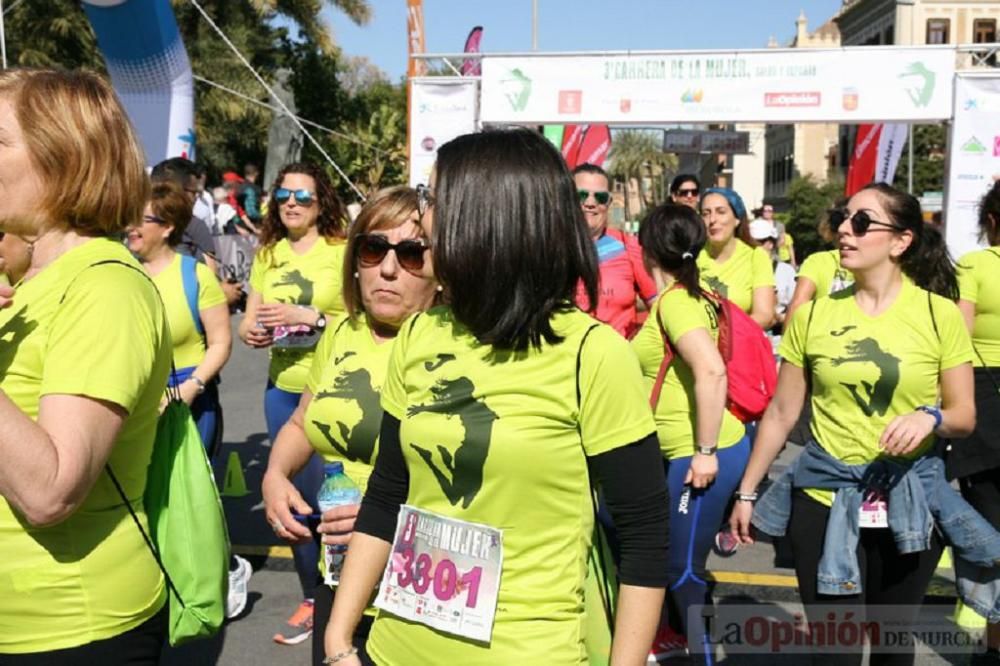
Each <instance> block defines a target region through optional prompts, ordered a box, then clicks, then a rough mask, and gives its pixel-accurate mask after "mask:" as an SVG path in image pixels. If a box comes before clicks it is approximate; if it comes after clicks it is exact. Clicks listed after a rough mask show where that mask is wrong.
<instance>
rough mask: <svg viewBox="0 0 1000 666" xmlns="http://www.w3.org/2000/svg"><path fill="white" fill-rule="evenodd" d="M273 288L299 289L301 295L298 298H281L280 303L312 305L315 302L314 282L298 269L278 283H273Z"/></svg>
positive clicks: (287, 274) (286, 274)
mask: <svg viewBox="0 0 1000 666" xmlns="http://www.w3.org/2000/svg"><path fill="white" fill-rule="evenodd" d="M271 286H272V287H298V289H299V295H298V297H297V298H292V297H287V298H283V299H282V298H279V299H277V301H278V302H279V303H289V304H292V305H312V301H313V282H312V280H309V279H308V278H306V277H305V276H304V275H302V273H301V272H299V270H298V269H293V270H290V271H288V272H287V273H285V274H284V275H282V276H281V277H280V278H279V279H278V280H277V281H276V282H274V283H272V285H271Z"/></svg>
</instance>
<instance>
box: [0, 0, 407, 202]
mask: <svg viewBox="0 0 1000 666" xmlns="http://www.w3.org/2000/svg"><path fill="white" fill-rule="evenodd" d="M172 4H173V6H174V12H175V14H176V16H177V24H178V27H179V29H180V32H181V35H182V38H183V39H184V44H185V47H186V48H187V52H188V56H189V58H190V60H191V65H192V70H193V71H194V74H195V75H196V76H198V77H202V78H204V79H208V80H209V81H212V82H214V83H217V84H220V85H222V86H225V87H227V88H231V89H233V90H236V91H238V92H240V93H242V94H244V95H247V96H249V97H251V98H253V99H256V100H259V101H261V102H270V100H269V99H268V95H267V92H266V91H265V90H264V89H263V88H262V87H261V85H260V84H259V83H258V82H257V80H256V79H255V78H254V76H253V74H251V72H250V71H249V70H247V68H246V67H245V66H244V65H243V64H242V63H241V62H240V61H239V59H238V58H237V57H236V55H235V54H234V53H233V52H232V51H231V50H230V48H229V47H228V46H227V45H226V44H225V42H224V41H223V40H222V39H221V38H220V37H219V36H218V34H217V33H216V32H215V31H214V30H213V29H212V27H211V26H210V25H209V24H208V22H207V21H205V19H204V18H203V17H202V16H201V14H200V13H199V12H198V11H197V9H196V8H195V7H194V6H193V5H192V4H191V3H190V2H189V0H172ZM199 4H201V6H202V7H203V8H204V9H205V11H206V12H207V13H208V14H209V16H211V17H212V20H213V21H215V22H216V24H218V26H219V27H220V28H221V29H222V31H223V32H224V33H225V34H226V36H227V37H228V38H229V39H230V40H231V41H232V43H233V44H234V45H235V46H236V48H237V49H239V51H240V52H241V53H242V54H243V55H244V56H245V57H246V58H247V59H248V60H249V62H250V63H251V65H252V66H253V67H254V68H255V69H256V70H257V71H258V72H259V73H260V74H261V75H262V76H263V78H264V79H265V81H267V82H268V83H269V84H270V83H271V82H273V80H274V76H275V72H277V71H278V70H279V69H281V68H287V69H289V70H291V71H292V72H293V76H292V81H291V86H292V89H293V91H294V94H295V98H296V105H297V110H298V115H299V116H301V117H303V118H307V119H309V120H312V121H313V122H316V123H319V124H320V125H324V126H326V127H329V128H332V129H334V130H336V131H337V132H339V133H340V134H341V136H334V135H331V134H329V133H324V132H323V131H322V130H316V129H312V128H310V132H311V133H313V135H314V136H316V137H317V139H318V140H319V141H320V143H321V145H323V147H324V149H325V150H326V151H327V152H328V153H329V154H330V155H331V156H333V158H334V159H335V160H337V162H338V164H340V166H341V167H342V168H344V169H345V171H347V174H348V176H349V177H350V178H351V179H352V180H355V181H357V182H358V183H359V186H360V187H361V188H362V189H363V190H365V189H372V188H374V187H378V186H384V185H389V184H395V183H397V182H401V181H402V180H403V177H404V175H405V168H406V160H405V157H406V147H405V134H406V93H405V89H404V87H403V85H402V84H401V83H395V84H394V83H390V82H389V81H388V80H387V79H386V78H385V77H384V75H382V74H381V73H380V72H379V71H378V70H377V69H375V68H374V67H372V66H371V65H370V64H367V63H366V62H364V61H361V60H359V59H351V58H348V57H345V56H344V55H343V54H342V53H341V52H340V51H339V49H337V47H336V46H335V45H334V43H333V40H332V37H331V35H330V33H329V31H328V29H327V27H326V24H325V22H324V21H323V20H322V19H321V16H320V13H321V12H322V11H324V10H325V9H327V8H333V9H335V10H337V11H340V12H342V13H344V14H345V15H346V16H348V17H349V18H350V19H351V20H352V21H354V22H355V23H357V24H359V25H363V24H364V23H366V22H367V21H368V20H369V19H370V17H371V7H370V4H369V2H368V1H367V0H199ZM4 18H5V22H6V29H7V31H6V37H7V53H8V58H9V61H10V62H11V63H13V64H15V65H18V66H32V67H63V68H68V69H74V68H80V67H82V68H87V69H92V70H95V71H99V72H102V73H103V72H104V71H105V68H104V62H103V59H102V57H101V54H100V51H99V50H98V48H97V44H96V39H95V37H94V33H93V30H92V29H91V26H90V22H89V21H88V20H87V17H86V14H85V13H84V12H83V9H82V8H81V6H80V3H79V2H77V1H76V0H45V1H44V2H40V1H37V0H22V2H21V3H19V4H18V5H16V6H14V7H13V8H12V9H11V11H9V12H8V13H7V15H6V16H5V17H4ZM271 119H272V112H271V111H270V110H269V109H266V108H264V107H262V106H259V105H257V104H253V103H251V102H248V101H246V100H243V99H240V98H239V97H237V96H235V95H232V94H230V93H228V92H225V91H223V90H220V89H218V88H214V87H211V86H209V85H207V84H205V83H203V82H201V81H198V80H196V81H195V131H196V135H197V141H198V151H199V152H198V160H199V162H203V163H204V164H205V165H206V166H208V167H209V171H210V174H212V176H213V177H214V178H217V177H218V176H219V175H220V174H221V172H222V171H224V170H227V169H233V168H236V169H239V168H240V167H242V165H243V164H245V163H247V162H254V163H256V164H258V165H260V166H263V163H264V159H265V156H266V151H267V134H268V128H269V125H270V122H271ZM344 135H346V137H347V138H345V136H344ZM303 157H304V158H305V159H311V160H314V161H316V162H317V163H320V164H325V160H324V159H323V158H322V156H321V155H319V153H318V151H316V150H315V149H314V148H313V147H312V146H311V145H310V144H308V142H307V143H306V149H305V150H304V151H303ZM329 171H330V172H331V176H333V177H335V178H336V181H337V182H338V185H339V189H340V190H341V192H342V193H343V194H345V195H346V194H347V193H348V192H349V188H348V187H347V185H346V183H341V182H340V181H339V178H337V177H336V174H335V173H334V172H333V169H332V168H330V169H329ZM214 178H213V179H214ZM265 185H267V184H265ZM352 198H353V197H352Z"/></svg>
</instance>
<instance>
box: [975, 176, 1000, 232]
mask: <svg viewBox="0 0 1000 666" xmlns="http://www.w3.org/2000/svg"><path fill="white" fill-rule="evenodd" d="M979 239H980V240H983V241H986V242H987V243H989V244H990V246H994V245H1000V180H996V181H993V187H992V188H990V190H989V191H988V192H987V193H986V194H984V195H983V198H982V199H980V200H979Z"/></svg>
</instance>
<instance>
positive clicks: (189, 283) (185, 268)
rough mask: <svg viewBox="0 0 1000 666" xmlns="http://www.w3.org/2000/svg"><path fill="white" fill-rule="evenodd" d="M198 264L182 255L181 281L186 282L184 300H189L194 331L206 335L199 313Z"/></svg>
mask: <svg viewBox="0 0 1000 666" xmlns="http://www.w3.org/2000/svg"><path fill="white" fill-rule="evenodd" d="M197 267H198V262H197V261H196V260H195V258H194V257H191V256H188V255H186V254H182V255H181V280H182V281H183V282H184V298H185V299H186V300H187V304H188V310H190V311H191V319H192V320H193V321H194V330H196V331H198V335H201V336H204V335H205V328H204V327H203V326H202V325H201V315H200V314H199V313H198V272H197Z"/></svg>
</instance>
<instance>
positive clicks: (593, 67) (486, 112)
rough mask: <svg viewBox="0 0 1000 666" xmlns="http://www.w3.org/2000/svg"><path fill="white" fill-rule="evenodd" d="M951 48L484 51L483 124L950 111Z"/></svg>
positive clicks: (936, 115)
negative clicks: (534, 53)
mask: <svg viewBox="0 0 1000 666" xmlns="http://www.w3.org/2000/svg"><path fill="white" fill-rule="evenodd" d="M954 74H955V50H954V48H953V47H947V46H944V47H941V46H931V47H917V48H902V47H852V48H841V49H767V50H755V51H719V52H701V51H699V52H687V53H681V52H677V53H662V54H657V53H633V54H625V55H620V54H619V55H616V54H605V55H600V54H595V55H566V56H530V55H529V56H519V55H516V56H515V55H511V56H506V55H500V56H486V57H484V58H483V74H482V99H481V102H480V104H481V113H480V121H481V122H482V123H484V124H485V123H497V124H500V123H524V124H543V123H574V124H576V123H643V122H650V123H653V122H655V123H664V122H677V123H688V122H690V123H704V122H772V123H785V122H810V121H812V122H843V123H861V122H893V121H897V122H905V121H935V120H942V119H945V118H949V117H950V116H951V111H952V79H953V77H954Z"/></svg>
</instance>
